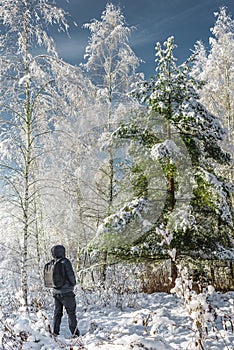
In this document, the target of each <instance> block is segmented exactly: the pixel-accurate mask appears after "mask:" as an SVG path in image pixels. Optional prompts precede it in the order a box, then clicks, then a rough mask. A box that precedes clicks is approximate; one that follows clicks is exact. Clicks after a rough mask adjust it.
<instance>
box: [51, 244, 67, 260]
mask: <svg viewBox="0 0 234 350" xmlns="http://www.w3.org/2000/svg"><path fill="white" fill-rule="evenodd" d="M51 253H52V256H53V258H55V259H59V258H65V256H66V249H65V247H64V246H63V245H61V244H57V245H54V246H53V247H52V248H51Z"/></svg>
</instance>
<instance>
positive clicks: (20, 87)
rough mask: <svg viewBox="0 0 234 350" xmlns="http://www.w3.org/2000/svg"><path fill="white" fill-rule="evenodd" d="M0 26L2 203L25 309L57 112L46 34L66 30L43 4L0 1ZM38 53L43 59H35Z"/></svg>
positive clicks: (59, 15)
mask: <svg viewBox="0 0 234 350" xmlns="http://www.w3.org/2000/svg"><path fill="white" fill-rule="evenodd" d="M0 20H1V29H2V34H1V37H0V40H1V41H0V50H1V58H0V71H1V86H0V89H1V101H0V104H1V133H0V138H1V162H0V166H1V183H2V186H1V198H2V199H3V200H4V201H5V202H6V208H7V210H8V212H7V215H8V216H9V215H10V217H11V223H12V224H11V228H12V232H11V237H12V240H13V242H11V244H12V246H15V245H16V246H17V247H18V251H19V253H20V260H19V261H18V264H17V265H16V270H18V269H19V268H20V271H19V270H18V272H20V276H21V290H22V296H23V300H24V304H25V306H26V308H27V306H28V286H29V285H28V282H29V280H28V278H29V274H28V273H29V258H30V251H31V248H32V246H33V247H34V252H33V253H32V256H33V257H34V258H35V257H36V256H37V255H38V253H39V247H38V245H39V244H40V238H41V237H39V231H40V227H39V224H40V225H41V222H40V215H41V211H40V188H41V187H42V186H45V183H43V182H42V179H41V178H40V177H39V175H38V170H39V168H40V166H41V165H42V164H40V160H41V159H43V158H44V157H45V154H44V153H43V151H44V148H43V147H44V144H45V143H46V142H47V138H48V135H49V133H50V132H51V127H52V117H53V115H54V113H56V112H57V111H56V105H55V104H54V101H55V100H54V99H53V97H54V90H55V84H54V79H55V77H56V74H58V71H57V72H56V73H55V74H50V71H49V69H48V68H47V67H51V66H52V63H51V62H52V59H56V57H57V53H56V50H55V46H54V42H53V39H52V38H51V37H50V36H48V34H47V32H46V30H45V28H46V26H47V25H48V24H49V25H50V24H52V23H53V24H57V25H58V26H59V29H61V30H64V31H67V29H68V26H67V23H66V20H65V16H64V12H63V10H62V9H59V8H57V7H56V6H55V3H54V1H47V0H38V1H34V0H20V1H16V0H10V1H8V0H3V1H1V4H0ZM36 49H38V50H39V52H41V55H39V56H36V55H34V52H35V50H36ZM61 64H62V63H61ZM53 84H54V85H53ZM57 98H58V96H57ZM1 234H2V235H4V234H5V228H4V227H1ZM3 237H4V236H3ZM35 242H36V243H37V247H35ZM9 243H10V242H9ZM36 250H37V253H36ZM31 264H32V261H30V265H31ZM30 270H32V269H31V268H30Z"/></svg>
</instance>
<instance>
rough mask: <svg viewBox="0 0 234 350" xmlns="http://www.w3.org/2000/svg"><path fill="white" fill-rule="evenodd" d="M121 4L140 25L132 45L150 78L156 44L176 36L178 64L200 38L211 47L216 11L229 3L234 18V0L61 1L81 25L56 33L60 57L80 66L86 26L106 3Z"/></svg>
mask: <svg viewBox="0 0 234 350" xmlns="http://www.w3.org/2000/svg"><path fill="white" fill-rule="evenodd" d="M107 2H111V3H112V4H114V5H119V6H120V7H121V9H122V11H123V14H124V16H125V19H126V22H127V24H128V25H129V26H134V27H136V29H135V31H133V33H132V36H131V40H130V45H131V47H132V49H133V50H134V51H135V53H136V55H137V56H138V57H140V58H141V59H142V60H143V61H144V62H145V63H143V64H142V65H141V67H140V70H141V71H143V72H144V73H145V75H146V77H150V76H152V75H154V69H155V62H154V60H155V44H156V42H158V41H160V42H163V41H165V40H166V39H167V38H168V37H169V36H171V35H173V36H174V37H175V42H176V44H177V46H178V48H177V49H176V51H175V56H176V57H177V59H178V63H182V62H183V61H184V60H186V59H187V58H188V57H189V56H190V54H191V50H192V49H193V47H194V44H195V43H196V41H197V40H202V41H203V42H204V43H205V45H206V47H208V38H209V37H210V36H211V33H210V28H211V27H212V26H213V25H214V23H215V16H214V12H217V11H219V8H220V7H221V6H226V7H227V9H228V12H229V13H230V14H231V15H232V18H234V0H117V1H116V0H113V1H104V0H70V1H69V2H67V1H66V0H57V5H58V6H59V7H62V8H64V9H65V10H66V11H68V12H69V13H70V15H71V18H72V19H73V20H74V21H75V22H77V24H78V27H75V26H73V25H72V23H70V36H71V37H70V38H68V37H66V35H64V34H61V33H60V34H55V41H56V44H57V49H58V51H59V54H60V56H61V57H62V58H63V59H64V60H65V61H67V62H69V63H72V64H76V65H79V64H80V63H81V62H82V61H83V56H84V51H85V47H86V45H87V40H88V36H89V31H88V30H87V29H84V28H82V25H83V24H84V23H87V22H90V21H91V20H92V19H94V18H96V19H100V16H101V13H102V12H103V11H104V9H105V6H106V3H107Z"/></svg>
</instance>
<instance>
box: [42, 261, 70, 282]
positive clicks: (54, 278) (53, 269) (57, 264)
mask: <svg viewBox="0 0 234 350" xmlns="http://www.w3.org/2000/svg"><path fill="white" fill-rule="evenodd" d="M61 260H64V258H61V259H58V260H54V259H53V260H51V261H49V262H48V263H47V264H45V266H44V284H45V287H47V288H61V287H62V286H63V285H64V282H65V279H66V278H65V277H66V274H65V269H64V265H63V264H62V263H61Z"/></svg>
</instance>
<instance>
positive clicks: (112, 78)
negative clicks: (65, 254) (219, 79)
mask: <svg viewBox="0 0 234 350" xmlns="http://www.w3.org/2000/svg"><path fill="white" fill-rule="evenodd" d="M85 27H86V28H88V29H89V30H90V33H91V35H90V39H89V44H88V46H87V48H86V55H85V59H86V63H85V64H84V65H83V67H84V69H85V71H86V72H87V74H88V77H89V78H90V79H91V81H92V83H93V84H94V85H95V88H96V96H95V105H93V106H92V108H94V110H95V113H96V115H97V116H98V120H97V124H96V126H95V127H94V128H93V129H92V130H90V135H91V134H92V135H93V136H92V139H93V141H94V142H95V143H96V144H95V148H96V149H97V145H98V151H96V164H97V166H95V169H93V175H94V176H93V177H92V178H93V182H91V183H90V184H89V186H90V185H91V186H90V188H92V189H93V190H92V191H90V196H91V197H90V196H89V197H88V198H86V201H90V203H91V202H93V204H92V205H91V207H90V208H93V209H91V210H90V211H89V215H90V218H91V216H92V217H93V218H94V220H93V223H92V225H94V227H95V230H96V228H97V227H98V225H99V223H100V222H102V220H103V219H104V218H105V217H106V216H108V215H110V214H111V213H112V212H113V211H115V208H116V207H118V206H119V205H120V202H121V200H122V198H121V197H122V195H121V196H120V192H119V181H118V180H120V178H121V170H119V168H118V166H117V163H118V159H121V160H123V159H124V151H123V149H122V150H120V149H118V148H115V147H114V146H113V145H111V144H109V143H108V139H109V137H110V135H111V132H112V131H113V130H114V129H115V128H116V127H117V126H118V125H119V124H120V123H121V122H123V121H124V120H126V118H128V115H129V114H130V111H131V110H133V109H135V108H136V107H137V106H138V103H137V101H136V99H134V98H133V97H132V96H130V91H131V84H132V83H134V82H135V81H136V80H137V79H139V76H138V75H137V74H136V68H137V67H138V65H139V63H140V60H139V59H138V58H137V57H136V55H135V53H134V52H133V51H132V49H131V47H130V45H129V37H130V34H131V31H132V28H129V27H128V26H127V25H126V23H125V19H124V16H123V14H122V12H121V10H120V8H118V7H115V6H114V5H113V4H107V6H106V9H105V10H104V12H103V13H102V16H101V20H93V21H92V22H91V23H88V24H85ZM91 117H92V114H91ZM91 147H93V145H91ZM90 179H91V177H90ZM94 202H95V206H94ZM86 206H87V205H86ZM89 206H90V205H89ZM106 259H107V254H106V252H104V261H105V260H106ZM103 276H104V279H105V266H104V270H103Z"/></svg>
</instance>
